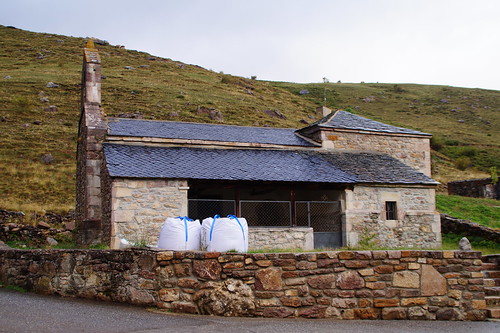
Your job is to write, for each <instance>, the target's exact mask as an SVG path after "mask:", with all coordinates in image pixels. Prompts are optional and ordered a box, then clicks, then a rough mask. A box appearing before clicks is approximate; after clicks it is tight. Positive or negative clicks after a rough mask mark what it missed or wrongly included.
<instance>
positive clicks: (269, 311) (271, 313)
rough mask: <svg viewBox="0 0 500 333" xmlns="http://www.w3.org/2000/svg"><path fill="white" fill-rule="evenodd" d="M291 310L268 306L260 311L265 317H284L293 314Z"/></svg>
mask: <svg viewBox="0 0 500 333" xmlns="http://www.w3.org/2000/svg"><path fill="white" fill-rule="evenodd" d="M293 313H294V312H293V311H292V310H290V309H287V308H284V307H268V308H265V309H264V312H263V313H262V316H263V317H267V318H286V317H290V316H292V315H293Z"/></svg>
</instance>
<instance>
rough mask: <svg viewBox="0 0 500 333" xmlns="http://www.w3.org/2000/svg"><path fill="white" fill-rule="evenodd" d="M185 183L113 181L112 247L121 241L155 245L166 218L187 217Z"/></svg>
mask: <svg viewBox="0 0 500 333" xmlns="http://www.w3.org/2000/svg"><path fill="white" fill-rule="evenodd" d="M187 190H188V187H187V181H185V180H140V179H139V180H134V179H113V180H112V183H111V209H110V211H111V225H112V231H111V247H112V248H117V247H118V243H119V241H120V238H125V239H126V240H128V241H129V242H132V243H138V244H139V243H140V244H148V245H156V243H157V242H158V236H159V234H160V230H161V227H162V225H163V223H164V222H165V219H166V218H167V217H174V216H186V215H187V205H188V202H187Z"/></svg>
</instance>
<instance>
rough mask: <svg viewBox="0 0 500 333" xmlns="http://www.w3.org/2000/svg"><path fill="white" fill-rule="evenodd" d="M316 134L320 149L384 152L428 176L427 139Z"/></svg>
mask: <svg viewBox="0 0 500 333" xmlns="http://www.w3.org/2000/svg"><path fill="white" fill-rule="evenodd" d="M318 135H321V138H320V140H321V142H322V145H323V148H326V149H337V150H339V149H342V150H362V151H377V152H381V153H385V154H387V155H390V156H392V157H394V158H396V159H398V160H400V161H401V162H403V163H405V164H406V165H409V166H411V167H413V168H415V169H417V170H418V171H420V172H422V173H423V174H425V175H427V176H429V177H430V176H431V151H430V138H428V137H414V136H408V135H397V134H393V135H390V134H385V133H372V132H370V133H359V132H344V131H339V130H326V129H323V130H322V131H321V132H318Z"/></svg>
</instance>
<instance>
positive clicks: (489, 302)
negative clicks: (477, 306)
mask: <svg viewBox="0 0 500 333" xmlns="http://www.w3.org/2000/svg"><path fill="white" fill-rule="evenodd" d="M484 300H485V301H486V306H487V307H488V308H493V307H500V296H485V297H484Z"/></svg>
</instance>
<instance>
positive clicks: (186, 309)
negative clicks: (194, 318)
mask: <svg viewBox="0 0 500 333" xmlns="http://www.w3.org/2000/svg"><path fill="white" fill-rule="evenodd" d="M172 311H173V312H176V313H191V314H196V313H198V309H197V308H196V306H195V305H193V304H192V303H189V302H173V303H172Z"/></svg>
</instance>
